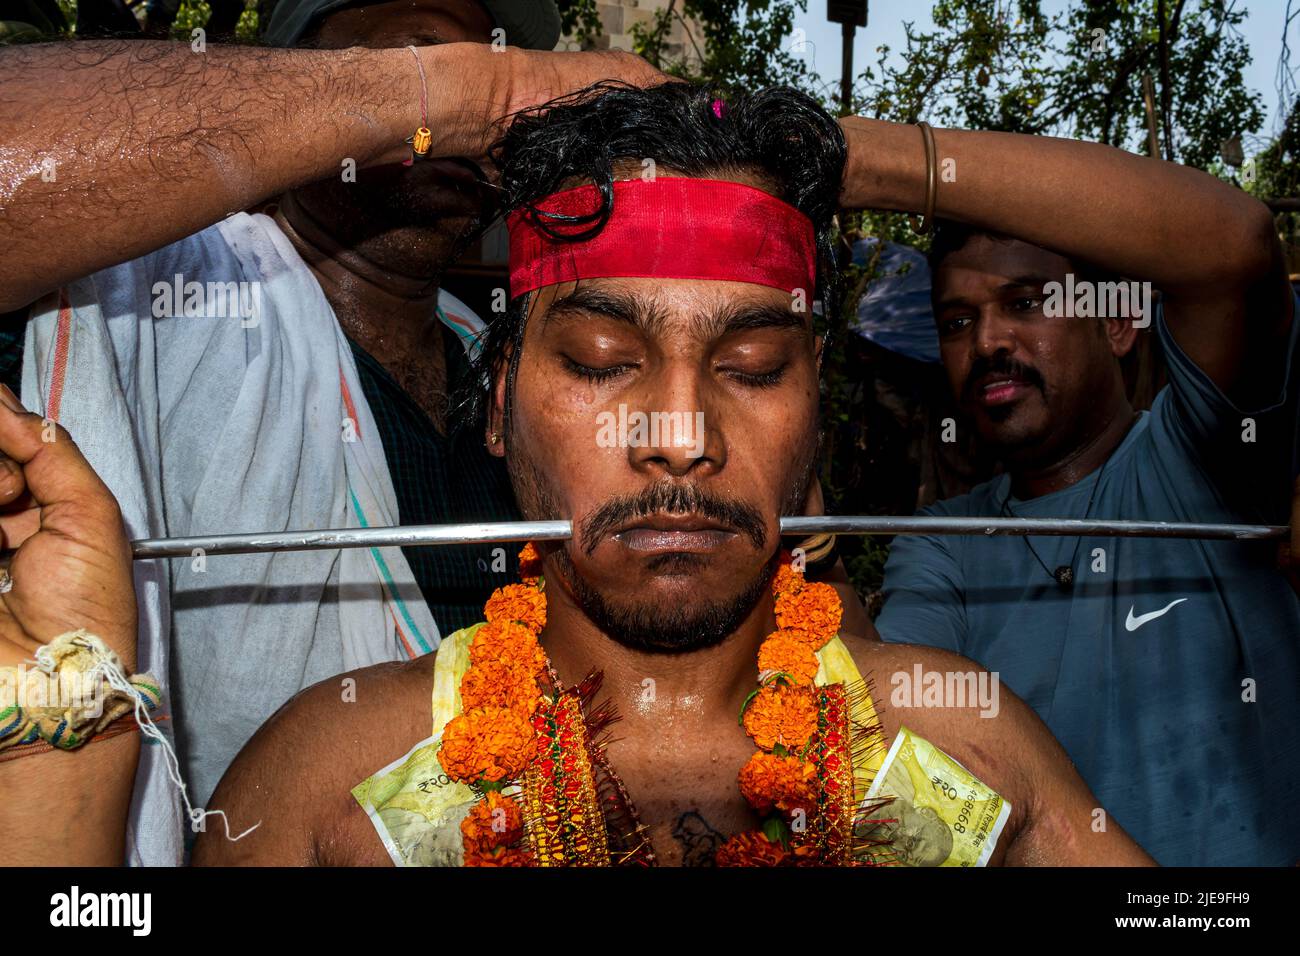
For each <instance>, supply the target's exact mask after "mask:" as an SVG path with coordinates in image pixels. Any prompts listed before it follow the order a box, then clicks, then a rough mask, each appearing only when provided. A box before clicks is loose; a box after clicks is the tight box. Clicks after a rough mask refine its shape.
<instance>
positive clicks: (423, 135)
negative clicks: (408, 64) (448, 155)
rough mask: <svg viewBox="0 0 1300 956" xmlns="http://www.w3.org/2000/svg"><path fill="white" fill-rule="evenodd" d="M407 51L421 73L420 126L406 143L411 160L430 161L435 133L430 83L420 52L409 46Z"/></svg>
mask: <svg viewBox="0 0 1300 956" xmlns="http://www.w3.org/2000/svg"><path fill="white" fill-rule="evenodd" d="M407 49H408V50H410V51H411V56H413V57H415V66H416V68H417V69H418V70H419V71H420V125H419V127H417V129H416V130H415V134H414V135H413V136H411V137H410V138H409V139H407V141H406V142H407V144H408V145H410V147H411V159H413V160H415V159H428V158H429V148H430V147H431V146H432V145H433V133H432V132H430V130H429V81H428V80H426V79H425V78H424V61H423V60H421V59H420V51H419V50H417V49H416V48H415V47H413V46H408V47H407Z"/></svg>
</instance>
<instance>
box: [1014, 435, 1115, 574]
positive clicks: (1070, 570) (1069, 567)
mask: <svg viewBox="0 0 1300 956" xmlns="http://www.w3.org/2000/svg"><path fill="white" fill-rule="evenodd" d="M1109 463H1110V458H1109V457H1107V459H1106V460H1105V461H1103V462H1102V463H1101V467H1100V468H1099V469H1097V481H1096V482H1095V483H1094V484H1093V486H1092V493H1091V494H1090V495H1088V507H1087V509H1086V510H1085V511H1084V513H1083V520H1084V521H1087V520H1088V519H1089V518H1091V517H1092V503H1093V502H1094V501H1096V500H1097V489H1098V488H1100V487H1101V476H1102V474H1103V473H1104V472H1105V471H1106V465H1108V464H1109ZM1010 500H1011V480H1010V477H1009V476H1008V479H1007V493H1006V494H1005V495H1004V496H1003V498H1002V514H1003V515H1004V516H1009V517H1012V518H1017V517H1019V515H1017V514H1016V513H1015V512H1014V511H1012V510H1011V506H1010V505H1009V504H1008V502H1009V501H1010ZM1021 540H1022V541H1024V542H1025V545H1026V546H1027V547H1028V548H1029V553H1030V554H1032V555H1033V556H1034V560H1036V561H1037V562H1038V563H1039V564H1040V565H1042V568H1043V570H1044V571H1046V572H1047V576H1048V577H1050V578H1052V579H1053V580H1054V581H1055V582H1056V583H1057V584H1058V585H1060V587H1061V589H1062V590H1064V591H1068V590H1070V589H1071V588H1073V587H1074V565H1075V562H1076V561H1077V560H1078V559H1079V546H1080V545H1081V544H1083V538H1082V537H1080V538H1076V539H1075V540H1074V552H1073V553H1072V554H1071V555H1070V563H1069V564H1063V565H1061V566H1060V567H1059V568H1057V569H1056V570H1055V571H1053V570H1051V569H1050V568H1048V566H1047V562H1046V561H1044V560H1043V559H1042V558H1041V557H1039V555H1038V551H1037V550H1035V548H1034V545H1033V542H1031V541H1030V540H1029V536H1028V535H1024V536H1023V537H1022V538H1021Z"/></svg>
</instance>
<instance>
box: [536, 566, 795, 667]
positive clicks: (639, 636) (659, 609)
mask: <svg viewBox="0 0 1300 956" xmlns="http://www.w3.org/2000/svg"><path fill="white" fill-rule="evenodd" d="M556 557H557V559H558V562H559V565H560V573H561V574H562V575H564V578H565V582H566V583H567V584H568V586H569V592H570V593H571V594H572V595H573V597H574V599H575V600H576V601H577V602H578V606H579V607H580V608H582V613H583V614H585V615H586V616H587V617H588V618H589V619H590V620H591V622H592V623H593V624H595V625H596V626H597V627H598V628H600V630H601V631H602V632H603V633H604V634H606V635H608V636H609V637H611V638H613V639H614V640H615V641H617V642H618V643H620V644H622V645H623V646H624V647H628V648H631V649H633V650H638V651H656V652H660V653H670V654H672V653H684V652H687V651H697V650H702V649H704V648H706V647H714V646H716V645H718V644H721V643H722V642H723V641H724V640H726V638H727V637H729V636H730V635H732V634H734V633H735V632H736V631H737V630H738V629H739V628H740V625H741V624H742V623H744V620H745V618H747V617H749V615H750V613H751V612H752V611H753V610H754V608H755V607H757V606H758V602H759V600H760V599H761V598H762V597H763V594H764V593H765V592H766V591H767V587H768V584H769V583H770V582H771V580H772V575H773V573H774V572H775V571H776V565H777V560H778V558H779V557H780V552H779V551H775V552H773V554H772V557H771V558H769V559H768V561H767V563H766V564H765V565H764V566H763V570H762V572H761V573H760V574H759V575H758V577H756V578H754V579H753V580H752V581H750V582H749V584H748V585H747V586H746V587H745V589H744V590H743V591H741V592H740V593H739V594H736V595H734V596H732V597H730V598H726V597H722V598H714V599H706V600H697V601H692V602H679V603H676V604H673V605H671V606H668V607H665V606H664V605H663V604H661V603H654V604H647V603H645V602H638V601H635V600H632V601H628V600H626V599H625V594H626V592H623V593H620V594H617V595H615V594H604V593H602V592H601V591H600V590H598V589H597V588H595V587H593V586H592V585H591V584H590V583H589V582H588V581H587V579H586V578H584V577H583V576H582V575H581V574H580V573H579V571H578V569H577V568H576V567H575V566H574V564H573V561H572V560H571V559H570V558H569V552H568V551H566V550H565V549H564V548H560V549H559V550H558V551H557V552H556ZM679 558H681V559H687V560H689V559H696V556H695V555H672V554H669V555H663V556H661V557H659V558H656V559H655V560H654V561H652V562H651V563H650V567H651V568H652V569H656V568H655V565H656V564H660V563H661V562H662V563H663V564H661V567H666V566H667V564H668V563H669V562H675V559H679ZM697 560H698V559H697ZM656 570H657V569H656Z"/></svg>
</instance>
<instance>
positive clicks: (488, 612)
mask: <svg viewBox="0 0 1300 956" xmlns="http://www.w3.org/2000/svg"><path fill="white" fill-rule="evenodd" d="M483 614H484V616H485V617H486V618H487V619H488V621H489V622H490V623H493V624H495V623H497V622H502V623H506V624H509V623H511V622H514V623H517V624H522V625H523V626H524V627H526V628H528V629H529V630H530V631H532V632H533V633H534V634H536V633H538V632H540V631H541V629H542V628H544V627H545V626H546V595H545V594H543V593H542V592H541V591H539V590H537V588H534V587H530V586H528V585H527V584H507V585H506V586H505V587H503V588H497V589H496V590H495V591H493V592H492V596H491V597H490V598H488V602H487V604H486V605H484V607H483Z"/></svg>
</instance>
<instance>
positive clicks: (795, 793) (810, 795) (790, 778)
mask: <svg viewBox="0 0 1300 956" xmlns="http://www.w3.org/2000/svg"><path fill="white" fill-rule="evenodd" d="M738 780H739V782H740V792H741V794H742V795H743V796H744V798H745V799H746V800H748V801H749V805H750V806H751V807H753V808H754V809H755V810H757V811H758V812H759V813H760V814H762V815H763V816H766V815H767V814H769V813H771V812H772V810H773V808H775V809H777V810H780V811H781V812H782V813H786V814H790V813H794V811H796V810H802V811H803V812H804V813H812V811H813V810H814V809H816V807H817V768H816V767H814V766H813V765H812V764H811V763H809V762H808V761H806V760H801V759H800V758H798V757H777V756H775V755H773V754H765V753H761V752H760V753H756V754H754V756H752V757H750V758H749V762H748V763H746V764H745V766H743V767H741V768H740V775H739V777H738Z"/></svg>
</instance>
